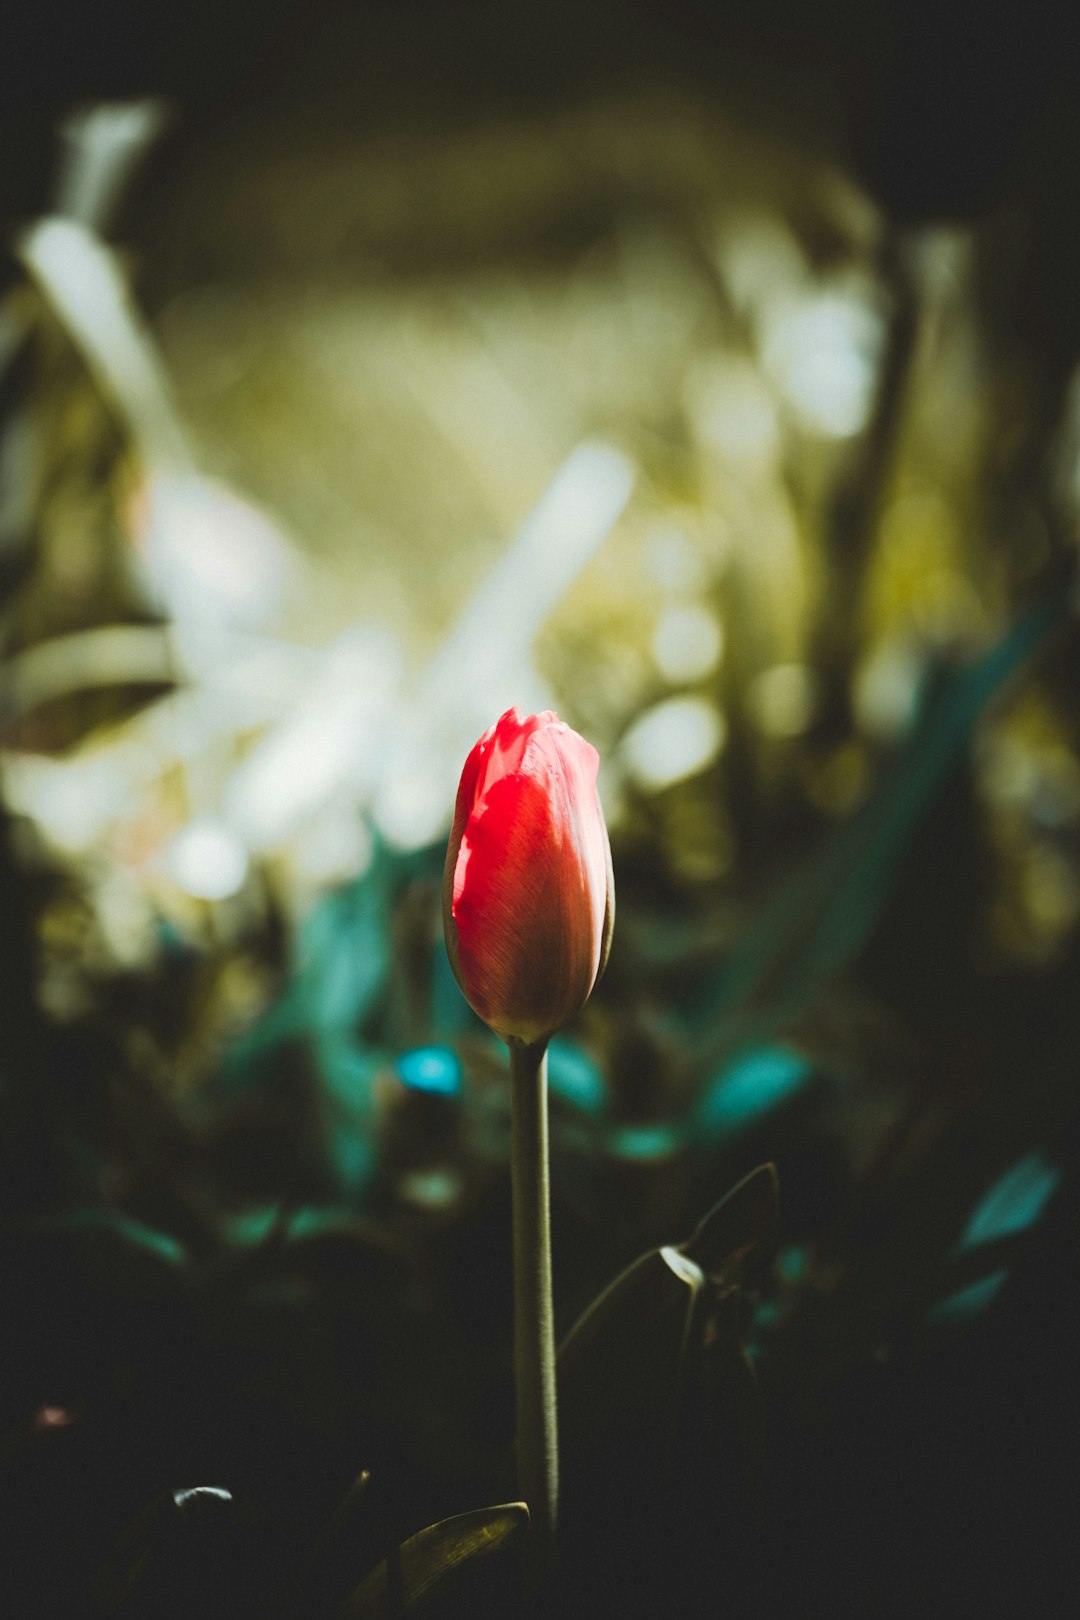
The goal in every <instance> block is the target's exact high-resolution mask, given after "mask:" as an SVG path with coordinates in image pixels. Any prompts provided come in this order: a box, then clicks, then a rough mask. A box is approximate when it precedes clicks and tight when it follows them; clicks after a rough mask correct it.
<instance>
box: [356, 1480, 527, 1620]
mask: <svg viewBox="0 0 1080 1620" xmlns="http://www.w3.org/2000/svg"><path fill="white" fill-rule="evenodd" d="M528 1522H529V1510H528V1508H527V1507H526V1506H525V1504H524V1502H509V1503H506V1504H504V1505H502V1506H499V1507H490V1508H476V1509H474V1510H473V1511H472V1512H470V1513H459V1514H457V1515H456V1516H455V1517H454V1518H452V1519H443V1520H441V1521H440V1522H439V1523H438V1524H432V1525H428V1527H427V1528H426V1529H425V1530H421V1531H419V1532H418V1533H417V1534H416V1535H415V1536H410V1537H409V1539H408V1541H405V1542H403V1543H402V1545H401V1547H400V1548H399V1549H398V1552H397V1555H396V1556H395V1557H394V1558H392V1559H386V1560H384V1561H383V1562H382V1563H381V1564H380V1565H379V1567H378V1568H377V1569H375V1570H372V1572H371V1574H370V1575H369V1576H368V1577H367V1578H366V1580H364V1581H362V1582H361V1583H360V1585H359V1586H358V1587H357V1588H356V1590H355V1591H354V1592H353V1593H352V1594H351V1596H350V1597H349V1598H348V1600H347V1602H346V1603H345V1605H344V1607H343V1608H342V1609H341V1620H382V1617H384V1616H385V1617H386V1620H390V1617H391V1616H393V1615H394V1614H421V1613H428V1612H430V1611H431V1610H433V1609H434V1608H435V1606H436V1605H439V1604H441V1603H449V1602H451V1601H452V1602H453V1604H454V1607H453V1608H452V1609H447V1610H446V1611H445V1612H446V1613H447V1614H455V1615H460V1614H462V1613H465V1612H467V1601H468V1596H467V1590H466V1588H467V1586H468V1584H469V1581H470V1578H471V1577H472V1576H473V1575H474V1574H475V1572H476V1569H477V1566H478V1565H480V1564H482V1563H485V1562H486V1561H487V1560H488V1559H490V1558H492V1557H494V1556H500V1557H501V1556H503V1555H505V1554H506V1553H507V1552H508V1551H509V1550H510V1549H511V1548H512V1546H513V1544H514V1542H515V1541H516V1540H517V1539H518V1537H519V1536H520V1535H521V1534H522V1532H523V1531H524V1530H525V1529H526V1527H527V1526H528ZM395 1585H396V1586H397V1591H398V1597H397V1601H395V1592H394V1588H395ZM462 1605H465V1607H463V1606H462ZM509 1607H512V1605H508V1608H509Z"/></svg>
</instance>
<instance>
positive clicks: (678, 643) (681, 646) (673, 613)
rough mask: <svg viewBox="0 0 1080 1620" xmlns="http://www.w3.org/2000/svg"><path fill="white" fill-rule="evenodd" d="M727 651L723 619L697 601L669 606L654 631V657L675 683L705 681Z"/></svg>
mask: <svg viewBox="0 0 1080 1620" xmlns="http://www.w3.org/2000/svg"><path fill="white" fill-rule="evenodd" d="M723 650H724V632H723V628H722V626H721V624H720V621H719V620H718V619H717V617H716V614H715V613H710V611H709V610H708V608H704V607H701V606H699V605H698V604H697V603H693V602H691V603H687V604H686V605H685V606H681V607H669V608H667V609H665V611H664V612H663V614H661V616H660V618H659V620H658V621H657V624H656V629H655V630H654V631H653V637H652V655H653V659H654V661H655V663H656V666H657V668H658V669H659V671H660V673H661V674H662V675H664V676H666V677H667V679H668V680H669V681H672V682H678V681H698V680H701V679H702V678H703V677H704V676H706V675H708V673H709V671H710V670H712V669H714V668H715V667H716V665H717V664H718V663H719V662H720V656H721V654H722V653H723Z"/></svg>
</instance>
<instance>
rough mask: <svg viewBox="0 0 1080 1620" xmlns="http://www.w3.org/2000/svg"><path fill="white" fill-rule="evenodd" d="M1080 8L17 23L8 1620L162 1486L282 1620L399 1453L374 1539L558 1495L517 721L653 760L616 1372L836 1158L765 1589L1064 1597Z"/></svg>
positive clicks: (49, 1596)
mask: <svg viewBox="0 0 1080 1620" xmlns="http://www.w3.org/2000/svg"><path fill="white" fill-rule="evenodd" d="M1076 35H1077V26H1076V22H1075V19H1074V18H1071V17H1069V16H1068V15H1067V14H1066V12H1065V9H1064V8H1060V7H1055V6H1051V5H1049V4H1037V5H1035V6H1033V7H1032V6H1029V7H1026V8H1024V9H1023V10H1021V9H1020V8H1014V7H1005V8H1002V9H1000V10H999V11H997V12H994V13H993V14H992V15H991V14H987V13H984V12H983V11H982V9H981V8H979V7H976V6H975V5H974V4H972V3H971V0H953V3H952V4H950V5H946V6H942V5H936V6H931V5H929V4H928V3H926V0H918V3H916V4H914V5H908V6H904V7H901V6H899V5H898V4H896V3H895V0H877V3H876V4H872V5H870V6H866V5H862V6H855V5H853V4H850V3H848V0H833V3H831V4H828V5H825V6H823V7H818V8H815V11H814V14H813V18H812V20H811V19H810V17H809V14H808V13H806V12H805V10H804V8H802V7H799V6H795V5H792V4H790V3H789V0H767V3H766V4H764V5H755V6H751V5H748V4H743V3H740V0H728V3H717V4H715V5H711V6H710V5H707V4H704V3H694V0H676V3H674V4H667V5H663V6H661V5H659V4H648V3H645V0H638V3H636V4H629V5H628V4H623V5H621V6H615V5H611V4H608V3H604V0H593V3H590V4H585V5H581V4H579V5H577V6H567V5H564V4H561V3H554V4H549V5H547V6H545V7H543V8H541V7H538V6H528V5H526V6H521V7H508V6H505V5H503V6H498V5H491V4H483V3H479V0H476V3H471V0H461V3H442V4H440V3H437V0H415V3H413V4H411V5H409V6H394V5H391V4H387V3H382V0H364V3H356V4H352V5H344V4H339V3H335V0H318V3H316V4H307V5H304V6H302V7H301V6H300V5H298V4H296V3H294V0H276V3H265V0H264V3H262V4H259V5H254V6H252V5H248V6H245V7H236V8H233V9H232V10H221V9H220V8H217V7H213V6H211V5H209V4H208V3H206V0H197V3H196V4H194V5H193V6H191V7H189V8H187V9H186V10H185V11H183V12H182V13H181V12H180V11H178V10H174V9H170V8H161V9H154V8H145V7H143V8H137V7H135V6H134V5H130V4H128V3H126V0H109V3H107V4H99V5H97V6H95V7H94V8H92V9H91V8H86V7H80V6H77V5H62V4H60V3H59V0H46V3H43V4H39V5H37V6H36V7H35V8H34V9H33V14H32V15H31V16H28V17H26V18H24V19H23V21H22V23H21V24H20V25H19V28H18V30H17V34H16V37H15V39H14V41H13V48H12V49H11V50H10V51H7V52H6V54H5V56H4V59H3V61H2V63H0V90H2V96H0V219H2V224H3V233H4V235H3V247H2V256H0V660H2V664H0V805H2V808H0V817H2V819H0V906H2V914H3V919H4V925H3V928H2V930H0V1006H2V1017H0V1109H2V1118H3V1135H2V1140H0V1153H2V1155H3V1160H2V1166H3V1174H2V1177H0V1215H2V1222H0V1286H2V1288H3V1290H4V1293H5V1296H6V1297H5V1300H4V1306H3V1310H2V1312H0V1324H2V1325H0V1356H2V1361H3V1368H4V1378H3V1380H2V1396H0V1399H2V1402H3V1410H2V1412H0V1466H2V1470H3V1472H2V1474H0V1492H2V1496H3V1511H4V1514H5V1518H6V1520H7V1522H9V1523H10V1524H12V1525H14V1526H15V1527H16V1530H17V1534H16V1535H15V1536H13V1538H12V1544H11V1552H10V1554H7V1553H5V1555H4V1559H3V1563H4V1568H3V1570H2V1571H0V1580H2V1581H4V1582H6V1583H7V1586H6V1587H5V1588H4V1589H5V1591H6V1590H7V1589H8V1587H10V1589H11V1590H12V1591H14V1590H16V1588H17V1585H18V1584H19V1583H22V1582H23V1581H25V1578H26V1574H27V1570H28V1569H30V1568H32V1569H33V1570H34V1572H35V1573H34V1597H33V1600H32V1603H27V1600H26V1599H25V1598H24V1599H22V1600H21V1601H23V1602H24V1603H26V1604H27V1606H25V1607H23V1608H21V1609H19V1610H18V1612H19V1613H25V1614H27V1615H29V1614H36V1613H39V1612H40V1613H42V1614H46V1613H48V1614H52V1613H57V1614H60V1613H63V1614H65V1615H68V1614H75V1615H79V1614H83V1613H92V1612H101V1610H100V1608H99V1610H97V1611H95V1610H94V1609H93V1608H92V1607H91V1606H89V1605H90V1599H89V1598H88V1597H87V1596H86V1595H85V1594H86V1593H87V1592H88V1591H89V1590H90V1585H91V1581H92V1576H93V1572H94V1570H95V1569H97V1568H98V1566H99V1564H100V1561H101V1559H102V1558H103V1557H104V1555H105V1552H106V1550H107V1548H108V1546H109V1545H110V1544H111V1542H112V1540H113V1539H114V1537H115V1536H116V1534H117V1532H118V1530H119V1527H120V1526H122V1525H123V1524H124V1522H125V1521H126V1520H127V1519H128V1518H129V1517H130V1515H131V1514H132V1513H133V1512H134V1511H135V1510H136V1509H137V1508H138V1506H139V1504H140V1503H142V1502H144V1501H145V1500H146V1499H147V1498H148V1497H150V1496H152V1494H153V1493H154V1492H155V1491H160V1490H165V1489H173V1488H175V1487H180V1486H193V1485H200V1484H212V1485H221V1486H223V1487H228V1488H229V1489H230V1490H231V1491H232V1492H233V1493H234V1495H235V1498H236V1500H237V1501H238V1502H241V1503H243V1504H246V1505H245V1507H244V1512H245V1513H249V1515H250V1522H249V1518H244V1517H243V1515H242V1514H241V1518H240V1520H239V1521H238V1528H237V1527H234V1534H233V1538H232V1539H231V1540H229V1542H228V1552H227V1556H225V1562H226V1564H227V1566H228V1571H229V1573H228V1575H227V1577H225V1582H226V1587H228V1590H229V1591H231V1592H233V1596H232V1597H231V1598H229V1599H228V1601H227V1604H226V1607H225V1609H224V1610H223V1611H222V1612H225V1613H230V1614H235V1613H238V1612H240V1605H241V1598H239V1597H237V1596H236V1592H235V1591H234V1590H233V1587H232V1586H229V1584H228V1583H229V1582H238V1583H241V1586H242V1589H243V1593H244V1599H243V1601H246V1600H247V1598H248V1597H249V1596H250V1592H251V1590H253V1588H252V1584H251V1583H252V1582H254V1580H255V1576H254V1574H253V1571H254V1569H255V1568H256V1567H258V1568H259V1569H260V1570H263V1569H264V1567H265V1564H266V1561H267V1559H268V1558H269V1559H270V1563H271V1564H272V1565H273V1568H274V1570H275V1571H278V1570H279V1569H287V1568H289V1567H291V1566H290V1563H289V1560H290V1559H295V1558H297V1557H299V1554H300V1551H301V1550H302V1548H303V1546H304V1545H305V1544H306V1539H310V1536H311V1534H312V1533H313V1530H314V1528H315V1527H317V1524H318V1523H319V1522H320V1521H321V1520H322V1519H324V1518H325V1517H326V1515H327V1513H328V1512H329V1511H330V1509H331V1508H332V1506H333V1504H334V1501H336V1499H337V1498H338V1497H339V1496H340V1495H341V1493H342V1491H343V1490H344V1489H345V1487H346V1485H347V1484H348V1482H349V1479H350V1478H352V1477H353V1475H355V1473H356V1470H357V1469H358V1468H360V1467H364V1468H368V1469H370V1470H371V1472H372V1478H373V1480H374V1481H376V1482H377V1483H378V1485H379V1488H380V1490H381V1492H382V1495H381V1497H380V1498H379V1499H378V1500H379V1505H378V1507H377V1515H378V1514H381V1515H382V1517H381V1518H380V1519H379V1521H378V1522H379V1525H380V1527H381V1528H380V1530H379V1531H378V1532H376V1531H374V1530H373V1531H372V1532H371V1536H372V1547H373V1548H375V1547H376V1546H377V1543H378V1538H379V1534H383V1535H384V1537H385V1534H386V1533H388V1532H387V1531H386V1526H387V1525H389V1526H392V1527H393V1528H394V1532H395V1533H400V1532H401V1531H402V1530H412V1529H415V1528H418V1527H419V1526H420V1525H421V1524H423V1523H424V1522H425V1521H426V1519H428V1518H431V1517H434V1516H436V1515H437V1514H438V1513H439V1512H452V1511H456V1510H461V1509H463V1508H466V1507H471V1506H477V1505H480V1503H481V1502H484V1501H494V1500H501V1499H503V1498H504V1497H505V1496H506V1494H507V1491H506V1490H505V1489H502V1490H501V1491H500V1489H499V1485H498V1482H499V1480H500V1478H501V1477H502V1470H503V1467H504V1458H505V1453H506V1448H507V1446H508V1443H509V1440H510V1434H511V1393H510V1388H509V1339H510V1320H509V1298H510V1272H509V1189H508V1174H507V1165H506V1159H507V1145H508V1098H507V1091H506V1085H505V1054H504V1053H503V1052H502V1050H501V1048H500V1047H499V1045H498V1043H497V1042H496V1041H495V1040H494V1038H493V1037H490V1036H489V1035H488V1033H487V1032H486V1031H485V1030H484V1029H483V1027H482V1026H481V1025H479V1024H478V1023H477V1021H476V1020H475V1018H474V1017H473V1015H472V1014H471V1012H470V1011H469V1009H468V1008H467V1006H466V1005H465V1003H464V1002H463V1000H462V999H461V997H460V995H459V993H458V991H457V989H456V986H455V985H454V982H453V979H452V977H451V975H450V972H449V969H448V966H447V963H446V960H445V954H444V951H443V946H442V939H441V917H440V900H439V893H440V883H441V872H442V860H443V853H444V849H445V838H446V833H447V829H448V824H449V811H450V807H451V804H452V798H453V792H454V789H455V786H456V782H457V776H458V772H459V770H460V767H461V763H462V762H463V760H464V757H465V754H466V752H467V750H468V749H469V747H470V746H471V745H472V743H473V742H474V741H475V739H476V737H477V736H478V735H479V734H480V732H481V731H482V730H483V729H484V728H485V727H486V726H487V725H489V724H490V723H491V722H492V721H493V720H494V719H495V718H496V717H497V715H498V714H499V713H500V712H501V710H502V709H503V708H505V707H508V706H509V705H510V704H511V703H517V704H518V705H520V706H521V707H523V708H526V709H534V708H538V707H544V706H552V707H555V708H557V709H558V711H559V714H560V715H561V716H562V718H564V719H565V720H567V721H568V722H569V723H570V724H571V725H573V726H575V727H576V728H577V729H579V730H580V731H581V732H582V733H583V734H584V735H585V736H587V737H588V738H589V739H590V740H591V741H592V742H593V743H594V744H595V745H596V747H597V748H598V749H599V751H600V754H601V759H602V773H601V787H602V792H603V798H604V803H605V808H606V812H607V817H608V823H609V827H610V832H611V838H612V844H613V850H614V860H615V872H616V888H617V895H618V922H617V927H616V932H615V941H614V948H613V953H612V957H611V962H610V966H609V969H608V973H607V975H606V977H605V979H604V981H603V983H602V984H601V986H600V987H599V989H598V991H597V992H596V994H595V996H594V997H593V1000H592V1002H591V1003H590V1004H589V1006H588V1007H587V1008H586V1010H585V1012H584V1013H583V1014H582V1016H581V1018H580V1019H579V1021H578V1023H577V1024H576V1025H575V1026H574V1027H573V1028H571V1029H570V1030H568V1031H567V1032H566V1033H565V1035H564V1036H562V1037H560V1038H559V1039H558V1040H557V1041H556V1042H555V1043H554V1046H553V1051H552V1060H551V1064H552V1088H553V1099H552V1106H553V1121H552V1130H553V1154H554V1165H553V1175H554V1197H555V1211H554V1220H555V1264H556V1291H557V1301H556V1305H557V1316H558V1324H559V1328H560V1331H564V1330H565V1329H566V1328H568V1327H569V1326H570V1325H571V1323H572V1322H573V1320H574V1319H575V1317H576V1316H577V1315H578V1313H579V1312H580V1311H581V1310H582V1309H583V1308H584V1306H585V1305H586V1304H587V1303H588V1302H589V1300H590V1299H591V1298H592V1297H593V1295H594V1294H595V1293H596V1292H597V1290H598V1289H599V1288H601V1287H602V1286H603V1285H604V1284H605V1283H606V1282H607V1281H608V1280H609V1279H610V1278H611V1277H612V1276H613V1275H614V1274H615V1273H616V1272H617V1271H618V1270H619V1269H620V1267H622V1266H624V1265H626V1264H627V1263H628V1262H629V1261H631V1260H632V1259H633V1258H634V1257H635V1256H636V1255H637V1254H639V1253H640V1252H642V1251H643V1250H645V1249H648V1248H650V1247H652V1246H654V1245H657V1244H662V1243H669V1242H674V1241H678V1240H681V1239H683V1238H685V1237H687V1236H688V1235H689V1233H690V1231H691V1230H692V1229H693V1227H694V1225H695V1223H696V1221H697V1220H698V1218H699V1217H700V1216H701V1215H702V1214H703V1213H704V1211H705V1210H706V1209H707V1208H708V1207H709V1206H710V1205H711V1204H712V1203H714V1202H715V1200H716V1199H717V1198H718V1197H719V1196H720V1195H721V1194H722V1193H723V1192H724V1191H725V1190H726V1189H727V1188H728V1187H729V1186H730V1185H731V1184H732V1183H733V1182H734V1181H736V1180H737V1179H738V1178H739V1177H740V1176H741V1175H743V1174H744V1173H745V1172H746V1171H748V1170H750V1169H751V1168H752V1167H753V1166H754V1165H755V1164H757V1163H758V1162H760V1161H762V1160H765V1159H772V1160H775V1161H776V1163H777V1164H778V1167H779V1173H780V1187H781V1201H782V1202H781V1227H780V1239H779V1244H780V1246H779V1250H778V1253H777V1255H776V1259H775V1264H773V1265H772V1266H771V1267H769V1268H767V1269H765V1270H764V1271H763V1272H762V1273H761V1274H760V1275H759V1276H758V1277H757V1279H756V1284H755V1288H754V1290H753V1291H752V1292H749V1293H747V1294H746V1295H745V1297H744V1298H743V1300H742V1305H741V1310H742V1318H741V1320H742V1327H743V1332H744V1337H745V1339H746V1341H747V1344H748V1349H749V1355H750V1358H751V1361H752V1363H753V1365H754V1368H755V1371H756V1373H757V1377H758V1385H759V1389H760V1391H761V1396H762V1402H763V1407H764V1411H765V1417H766V1431H767V1440H766V1444H765V1449H764V1452H763V1453H762V1456H763V1462H762V1465H761V1466H762V1469H763V1479H764V1486H763V1490H764V1502H765V1516H764V1523H765V1530H764V1533H763V1537H764V1538H763V1540H762V1541H761V1542H760V1543H759V1544H755V1545H756V1547H757V1551H756V1552H755V1562H754V1566H753V1569H752V1570H750V1571H749V1573H747V1572H745V1571H744V1572H743V1574H741V1575H740V1576H739V1579H740V1580H741V1581H742V1582H743V1585H742V1586H741V1587H739V1588H738V1590H739V1591H740V1592H741V1593H742V1594H743V1598H744V1599H745V1602H744V1603H743V1606H742V1607H740V1606H739V1603H738V1602H736V1604H735V1612H744V1611H745V1612H749V1607H750V1599H749V1598H746V1593H747V1592H749V1591H751V1590H752V1591H754V1592H755V1593H759V1592H761V1591H765V1592H767V1593H768V1594H769V1597H770V1599H771V1601H772V1602H773V1604H774V1606H775V1607H776V1608H777V1609H778V1611H779V1612H781V1613H791V1614H800V1615H810V1614H816V1613H818V1612H821V1613H826V1612H827V1613H829V1614H830V1615H837V1614H851V1615H853V1616H855V1615H859V1616H866V1615H891V1614H894V1613H895V1614H898V1615H899V1614H909V1613H910V1612H911V1611H912V1608H913V1606H915V1605H916V1604H921V1605H923V1606H924V1607H929V1608H930V1609H931V1612H934V1611H936V1610H939V1609H943V1607H944V1605H945V1604H946V1603H947V1604H948V1605H949V1606H950V1607H951V1608H952V1610H953V1612H955V1613H958V1614H963V1613H971V1614H974V1613H980V1614H986V1613H998V1612H1000V1613H1003V1614H1006V1613H1007V1614H1015V1613H1017V1612H1024V1611H1025V1609H1026V1610H1027V1611H1028V1612H1030V1611H1031V1609H1032V1608H1033V1607H1035V1606H1037V1600H1038V1603H1044V1602H1046V1601H1048V1600H1049V1596H1050V1594H1051V1593H1052V1592H1053V1591H1054V1589H1055V1588H1056V1587H1057V1585H1058V1583H1059V1582H1061V1581H1062V1580H1063V1579H1065V1578H1067V1579H1069V1580H1070V1581H1072V1582H1074V1583H1075V1578H1076V1574H1077V1570H1076V1553H1075V1536H1074V1535H1072V1533H1071V1531H1070V1530H1069V1529H1068V1526H1069V1524H1070V1523H1071V1520H1070V1517H1069V1515H1070V1513H1071V1507H1070V1504H1069V1499H1068V1494H1067V1492H1065V1491H1064V1490H1063V1489H1062V1487H1061V1485H1060V1481H1061V1479H1062V1478H1063V1477H1064V1478H1067V1477H1068V1474H1069V1470H1070V1468H1071V1458H1072V1456H1073V1455H1074V1448H1075V1443H1076V1440H1077V1438H1078V1437H1077V1434H1076V1428H1075V1422H1074V1419H1073V1414H1072V1411H1071V1405H1072V1403H1071V1402H1070V1400H1069V1393H1070V1390H1071V1383H1072V1377H1073V1368H1074V1366H1075V1361H1076V1354H1077V1350H1078V1348H1080V1346H1078V1344H1077V1323H1078V1322H1080V1309H1077V1307H1078V1305H1080V1301H1078V1300H1077V1298H1076V1295H1077V1271H1076V1258H1075V1257H1076V1243H1077V1238H1078V1236H1080V1233H1078V1208H1077V1191H1078V1184H1077V1174H1076V1172H1077V1156H1078V1150H1080V1138H1078V1129H1077V1127H1078V1123H1080V1119H1078V1111H1077V1101H1076V1079H1077V1070H1078V1065H1080V1005H1078V998H1077V991H1076V985H1077V973H1078V970H1080V928H1078V922H1080V712H1078V708H1077V704H1076V701H1075V694H1076V690H1077V680H1078V677H1080V637H1078V633H1077V625H1076V611H1075V610H1076V595H1075V584H1074V571H1075V557H1076V546H1077V537H1078V522H1080V506H1078V502H1080V392H1078V386H1077V379H1078V373H1077V366H1078V362H1080V300H1078V299H1077V296H1076V289H1077V287H1078V286H1080V230H1078V225H1080V198H1078V196H1077V189H1078V181H1077V175H1078V173H1080V170H1078V168H1077V164H1076V152H1077V149H1078V143H1080V128H1078V122H1080V115H1078V104H1077V102H1076V98H1075V95H1074V92H1073V86H1074V83H1075V72H1076V68H1077V52H1076V46H1077V38H1076ZM598 1488H599V1486H598ZM238 1511H239V1510H238ZM718 1535H719V1532H718ZM268 1549H272V1556H271V1552H270V1551H268ZM275 1560H276V1562H275ZM260 1561H261V1562H260ZM736 1561H737V1560H736ZM244 1583H247V1584H244ZM239 1589H240V1588H239V1587H238V1588H237V1590H239ZM721 1590H722V1586H721ZM256 1595H257V1594H256ZM102 1601H103V1600H102ZM228 1603H231V1604H232V1607H229V1606H228ZM1018 1604H1019V1605H1020V1607H1019V1609H1018V1607H1017V1605H1018ZM34 1605H36V1606H34ZM13 1612H15V1611H13ZM125 1612H126V1611H125ZM162 1612H163V1611H162ZM185 1612H187V1611H185ZM200 1612H209V1610H205V1611H200ZM245 1612H246V1611H245ZM710 1612H711V1611H710Z"/></svg>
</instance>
